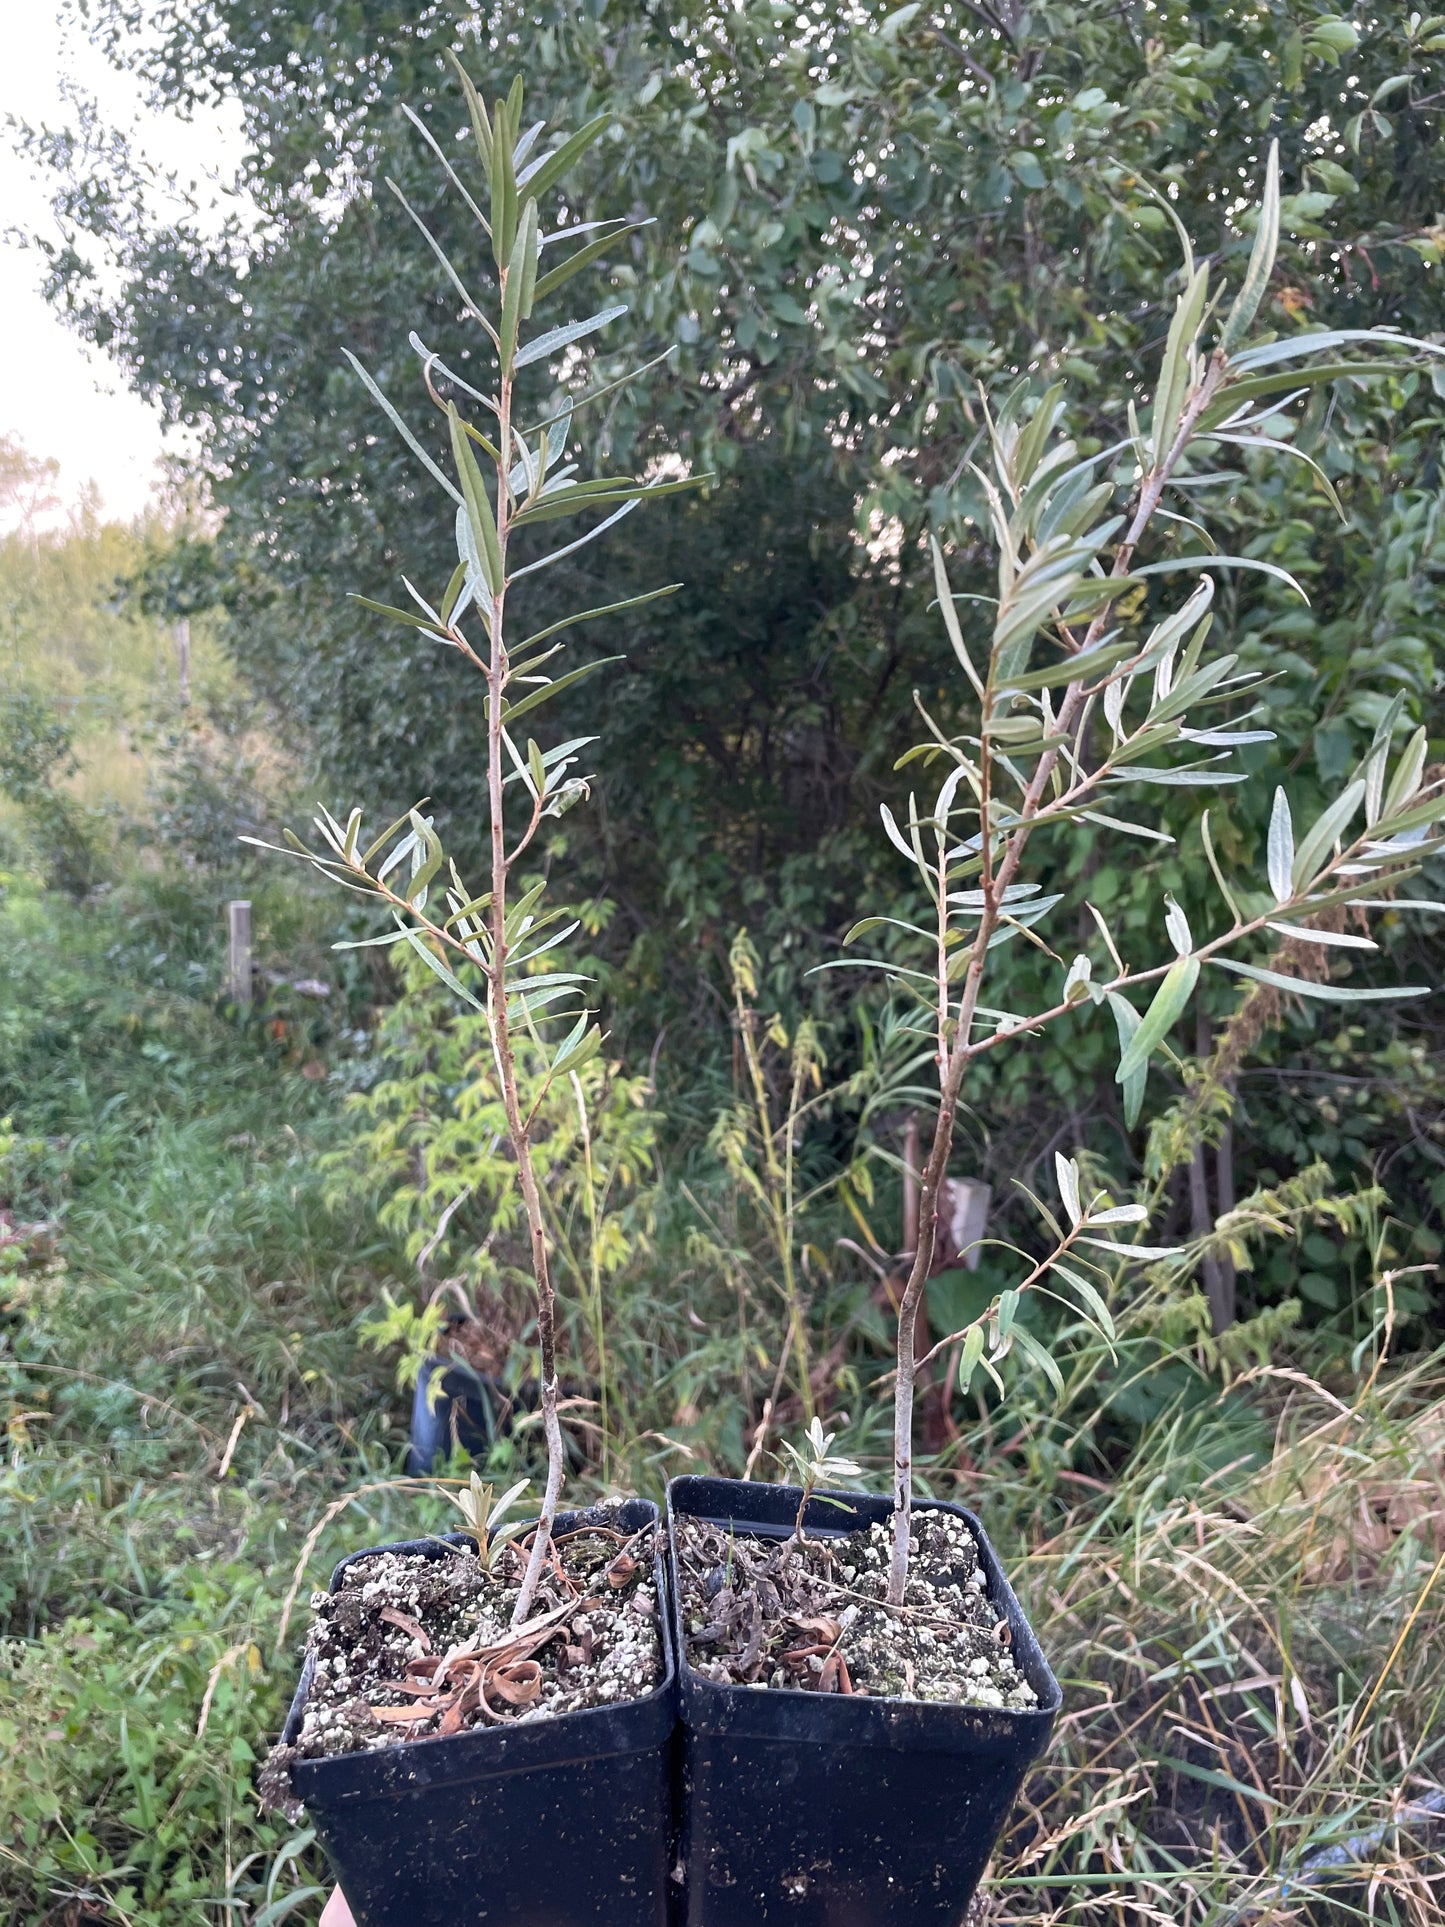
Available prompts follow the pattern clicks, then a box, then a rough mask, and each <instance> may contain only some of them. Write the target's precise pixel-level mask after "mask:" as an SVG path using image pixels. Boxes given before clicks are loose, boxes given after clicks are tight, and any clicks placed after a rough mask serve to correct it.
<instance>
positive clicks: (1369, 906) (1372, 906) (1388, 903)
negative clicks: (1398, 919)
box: [1351, 897, 1445, 911]
mask: <svg viewBox="0 0 1445 1927" xmlns="http://www.w3.org/2000/svg"><path fill="white" fill-rule="evenodd" d="M1351 901H1352V902H1354V903H1357V904H1358V905H1359V907H1360V909H1362V910H1434V911H1440V910H1445V903H1431V902H1430V901H1429V900H1428V898H1426V897H1354V898H1352V899H1351Z"/></svg>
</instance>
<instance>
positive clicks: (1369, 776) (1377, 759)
mask: <svg viewBox="0 0 1445 1927" xmlns="http://www.w3.org/2000/svg"><path fill="white" fill-rule="evenodd" d="M1389 763H1390V745H1389V743H1388V742H1384V743H1377V744H1376V745H1375V746H1374V748H1373V749H1372V750H1371V751H1370V754H1369V756H1368V757H1367V759H1366V762H1365V822H1366V824H1367V825H1368V827H1369V828H1370V829H1373V828H1374V827H1375V825H1376V824H1377V823H1378V822H1379V820H1380V815H1381V812H1382V811H1383V809H1384V805H1385V771H1386V770H1387V768H1388V767H1389Z"/></svg>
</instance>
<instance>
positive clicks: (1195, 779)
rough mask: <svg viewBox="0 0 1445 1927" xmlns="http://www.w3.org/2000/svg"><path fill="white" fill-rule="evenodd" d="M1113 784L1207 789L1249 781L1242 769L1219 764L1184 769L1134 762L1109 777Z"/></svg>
mask: <svg viewBox="0 0 1445 1927" xmlns="http://www.w3.org/2000/svg"><path fill="white" fill-rule="evenodd" d="M1108 780H1109V782H1110V783H1111V784H1123V783H1157V784H1159V785H1160V786H1162V787H1163V788H1165V789H1176V790H1187V789H1207V788H1209V787H1211V786H1212V785H1213V784H1215V783H1247V782H1248V781H1249V778H1248V776H1247V775H1246V774H1245V773H1244V772H1242V771H1240V770H1227V769H1220V768H1218V766H1217V765H1213V764H1208V765H1207V764H1202V763H1190V764H1189V765H1187V766H1186V767H1185V768H1183V769H1164V768H1160V769H1155V768H1153V767H1152V766H1151V765H1149V764H1147V763H1134V764H1131V765H1130V766H1129V767H1128V768H1127V769H1121V770H1119V771H1118V773H1117V774H1116V775H1113V776H1111V777H1110V778H1109V779H1108Z"/></svg>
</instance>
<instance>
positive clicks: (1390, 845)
mask: <svg viewBox="0 0 1445 1927" xmlns="http://www.w3.org/2000/svg"><path fill="white" fill-rule="evenodd" d="M1441 817H1445V796H1442V795H1441V793H1440V791H1439V790H1438V788H1437V787H1436V785H1435V784H1434V783H1432V784H1431V785H1430V794H1429V796H1428V798H1427V800H1426V801H1424V802H1422V803H1417V804H1416V805H1415V807H1414V808H1413V809H1409V810H1406V811H1405V813H1404V815H1403V816H1396V817H1391V818H1381V826H1382V827H1383V828H1385V829H1387V830H1389V832H1390V835H1389V838H1388V840H1387V841H1385V842H1383V843H1372V844H1371V845H1370V846H1369V847H1370V849H1371V850H1373V851H1378V852H1380V853H1381V854H1383V855H1387V856H1393V855H1395V854H1396V852H1402V853H1403V852H1404V851H1405V850H1408V849H1409V848H1411V846H1412V845H1413V844H1416V843H1419V842H1420V841H1421V840H1422V839H1423V837H1424V835H1425V832H1426V830H1427V829H1428V827H1429V826H1430V824H1432V823H1437V822H1439V820H1440V819H1441Z"/></svg>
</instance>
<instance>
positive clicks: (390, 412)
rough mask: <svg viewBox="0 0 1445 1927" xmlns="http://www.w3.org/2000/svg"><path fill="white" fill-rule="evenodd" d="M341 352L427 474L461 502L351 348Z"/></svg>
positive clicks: (452, 485) (452, 484) (454, 488)
mask: <svg viewBox="0 0 1445 1927" xmlns="http://www.w3.org/2000/svg"><path fill="white" fill-rule="evenodd" d="M341 352H342V354H344V355H345V357H346V359H347V360H348V361H349V362H350V363H351V365H352V367H353V368H354V369H355V370H356V372H357V374H358V375H360V377H361V379H362V382H363V383H364V384H365V387H366V392H367V393H368V394H369V395H370V396H371V398H372V400H373V401H374V402H376V403H377V404H378V405H379V407H380V408H381V410H382V413H383V414H384V415H385V416H386V418H387V420H388V421H389V422H390V423H391V425H392V427H393V428H394V429H395V430H396V432H397V434H398V435H400V436H401V439H402V440H403V441H404V442H405V443H406V445H407V447H408V448H409V449H410V450H411V452H412V454H413V455H415V456H416V458H417V460H418V461H419V462H420V463H421V465H422V466H423V468H425V469H426V471H427V473H428V474H429V475H431V476H432V477H433V478H434V479H435V480H436V481H438V482H440V483H441V485H442V487H443V488H444V489H445V490H446V492H447V494H448V495H450V496H451V498H452V500H453V501H454V502H460V501H461V499H462V497H461V495H460V494H459V493H458V491H457V488H456V486H455V484H454V483H453V482H451V481H450V480H449V479H448V478H447V477H446V476H445V475H444V474H443V473H442V471H441V470H440V469H439V468H438V467H437V465H436V463H435V462H434V461H433V460H432V458H431V456H430V455H428V454H427V452H426V450H425V449H424V448H423V447H422V445H421V443H420V442H419V441H418V440H417V438H416V436H415V435H413V434H412V432H411V430H410V429H409V428H408V427H407V425H406V423H405V422H404V421H403V420H402V418H401V416H400V415H398V414H397V412H396V410H395V409H394V408H393V407H392V405H391V403H390V402H389V401H388V400H387V399H386V396H385V395H384V394H383V393H382V392H381V389H380V388H379V387H378V386H377V384H376V383H375V382H374V381H373V380H372V378H371V376H370V375H369V374H368V373H367V372H366V370H365V369H364V368H363V367H362V365H361V363H360V362H359V361H358V360H357V359H356V356H355V355H354V354H352V352H351V350H350V349H349V348H343V349H342V351H341Z"/></svg>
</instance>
